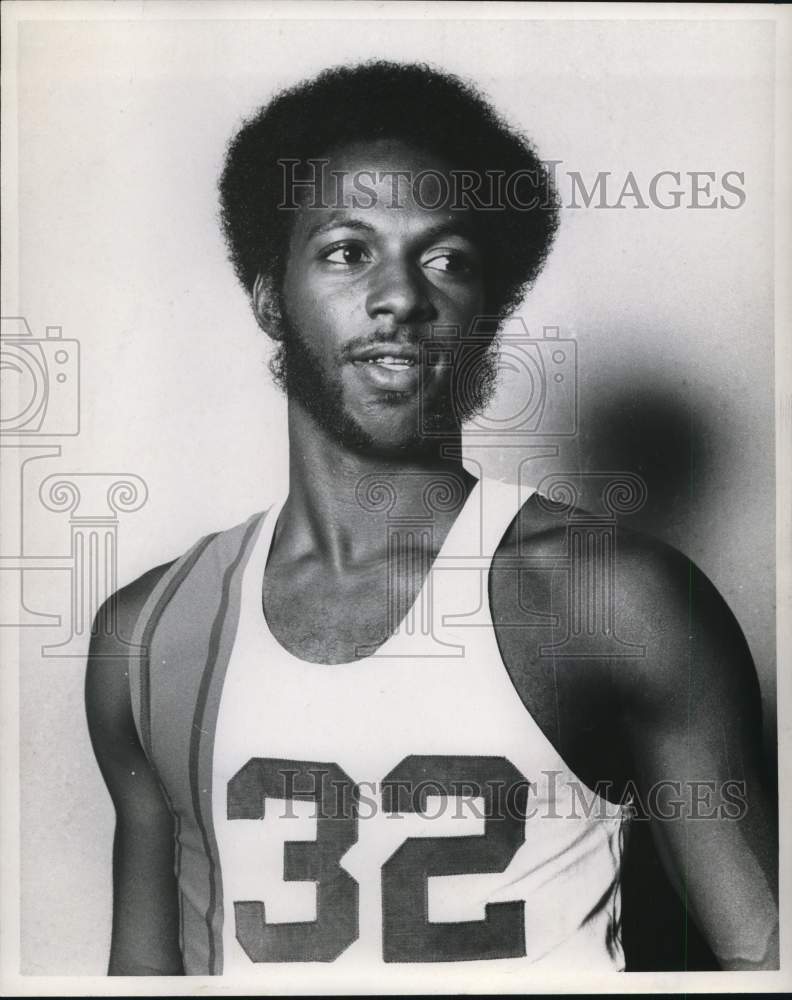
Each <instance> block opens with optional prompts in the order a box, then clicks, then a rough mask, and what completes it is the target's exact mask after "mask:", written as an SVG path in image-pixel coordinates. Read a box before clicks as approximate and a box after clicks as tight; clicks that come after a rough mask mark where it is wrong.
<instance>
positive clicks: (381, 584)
mask: <svg viewBox="0 0 792 1000" xmlns="http://www.w3.org/2000/svg"><path fill="white" fill-rule="evenodd" d="M436 555H437V552H436V551H433V550H417V549H416V550H414V551H410V552H406V551H405V552H394V553H393V554H392V555H391V557H390V558H384V559H381V560H377V561H375V562H371V563H369V564H366V565H362V566H358V567H352V568H348V569H346V570H345V571H344V572H337V571H333V570H331V569H329V568H328V567H326V566H323V565H322V564H321V562H319V561H318V560H310V561H308V560H304V561H302V562H297V563H293V564H290V565H289V566H287V567H280V568H278V567H273V568H268V569H267V572H266V574H265V576H264V580H263V584H262V592H261V607H262V614H264V615H265V617H266V620H267V624H268V626H269V629H270V631H271V632H272V634H273V635H274V636H275V638H276V639H277V640H278V642H279V643H280V645H281V646H283V647H284V648H285V649H287V650H288V651H289V652H290V653H292V654H293V655H294V656H295V657H297V658H299V659H302V660H308V661H309V662H312V663H323V664H327V665H333V664H339V663H347V662H349V661H351V660H356V659H360V658H361V657H363V656H367V655H370V653H371V652H373V651H374V650H375V649H377V648H378V647H379V646H381V645H382V644H383V643H384V642H385V641H386V640H387V639H388V637H389V636H391V635H393V633H394V632H396V630H397V629H398V628H399V626H400V624H401V623H402V621H403V620H404V618H405V616H406V615H407V614H408V612H409V611H410V609H411V607H412V606H413V604H414V603H415V601H416V599H417V598H418V596H419V594H420V592H421V589H422V588H423V586H424V584H425V583H426V581H427V578H428V575H429V570H430V566H431V564H432V562H433V561H434V559H435V557H436Z"/></svg>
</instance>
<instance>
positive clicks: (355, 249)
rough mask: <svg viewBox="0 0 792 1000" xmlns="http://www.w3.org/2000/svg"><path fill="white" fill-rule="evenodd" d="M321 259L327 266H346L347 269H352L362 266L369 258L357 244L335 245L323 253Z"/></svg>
mask: <svg viewBox="0 0 792 1000" xmlns="http://www.w3.org/2000/svg"><path fill="white" fill-rule="evenodd" d="M322 259H323V260H326V261H327V262H328V264H346V265H347V267H354V265H355V264H362V263H364V262H365V261H367V260H370V259H371V258H370V257H369V255H368V254H367V253H366V251H365V250H364V248H363V247H362V246H360V244H358V243H337V244H336V245H335V246H334V247H330V249H329V250H325V251H324V253H323V254H322Z"/></svg>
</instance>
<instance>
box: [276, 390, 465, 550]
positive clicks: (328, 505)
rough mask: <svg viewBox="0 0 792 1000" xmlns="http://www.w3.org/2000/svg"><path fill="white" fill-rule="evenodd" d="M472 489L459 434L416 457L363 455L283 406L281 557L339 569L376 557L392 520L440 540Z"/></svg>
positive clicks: (410, 454) (292, 407) (414, 453)
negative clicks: (315, 559) (308, 558)
mask: <svg viewBox="0 0 792 1000" xmlns="http://www.w3.org/2000/svg"><path fill="white" fill-rule="evenodd" d="M449 456H450V457H449ZM475 482H476V480H475V477H474V476H472V475H471V474H470V473H469V472H467V471H466V469H465V468H464V467H463V465H462V438H461V433H460V432H459V431H457V432H456V433H455V434H451V435H449V436H447V437H444V438H443V440H442V442H438V445H437V446H436V448H432V449H431V450H427V451H421V452H420V453H419V452H418V451H417V450H413V451H412V452H406V453H405V454H403V455H402V454H396V455H392V454H388V455H382V454H368V453H364V452H361V451H358V450H352V449H349V448H346V447H344V445H343V444H341V443H340V442H338V441H337V440H336V439H335V438H333V437H332V436H331V435H330V434H328V433H327V432H326V430H325V429H323V428H321V427H319V426H318V425H317V424H316V423H315V422H314V420H313V418H312V417H311V416H310V415H309V414H307V413H306V412H305V410H304V409H303V408H302V407H301V406H300V405H299V404H298V403H296V402H294V401H292V400H290V401H289V497H288V500H287V502H286V504H285V506H284V508H283V514H282V515H281V518H280V522H279V527H278V535H279V536H280V537H279V540H278V541H279V547H281V546H283V551H285V552H286V553H288V556H289V557H294V556H298V555H300V554H304V553H306V552H308V551H312V552H314V553H318V554H319V555H320V556H321V557H322V558H323V559H326V560H328V561H330V562H331V563H333V564H334V565H335V566H336V567H338V568H342V567H343V566H344V565H345V564H347V565H348V564H350V563H354V562H361V561H368V560H369V559H374V558H377V557H378V556H379V555H380V554H381V553H382V551H383V549H384V548H385V547H386V546H387V538H388V526H389V525H390V524H392V523H393V522H394V521H395V520H401V519H405V520H408V519H409V520H414V521H415V522H416V524H418V523H420V522H423V524H424V525H428V524H431V525H432V529H433V531H432V534H433V536H434V537H435V538H437V539H439V540H442V539H443V538H444V537H445V535H446V534H447V532H448V530H449V528H450V527H451V524H452V523H453V521H454V520H455V518H456V516H457V514H458V513H459V511H460V510H461V508H462V506H463V504H464V502H465V500H466V499H467V497H468V494H469V493H470V491H471V489H472V488H473V486H474V485H475ZM433 485H434V487H435V488H434V490H432V486H433Z"/></svg>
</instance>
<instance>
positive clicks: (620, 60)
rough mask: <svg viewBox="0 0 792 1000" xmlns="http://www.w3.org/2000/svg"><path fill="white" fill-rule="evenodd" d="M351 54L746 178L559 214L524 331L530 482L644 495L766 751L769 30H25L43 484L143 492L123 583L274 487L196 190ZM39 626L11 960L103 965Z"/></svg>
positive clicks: (24, 311)
mask: <svg viewBox="0 0 792 1000" xmlns="http://www.w3.org/2000/svg"><path fill="white" fill-rule="evenodd" d="M370 56H380V57H388V58H395V59H409V60H426V61H429V62H431V63H433V64H435V65H437V66H439V67H441V68H445V69H448V70H451V71H453V72H456V73H459V74H460V75H462V76H465V77H468V78H470V79H472V80H473V81H474V82H476V83H477V84H478V85H479V86H481V87H482V88H483V89H484V90H485V92H486V93H488V94H489V96H490V97H491V99H492V100H493V102H494V103H495V104H496V106H497V107H498V108H499V109H501V110H502V112H503V113H504V114H505V115H506V116H507V117H508V118H510V119H511V120H512V121H514V122H515V123H516V124H517V125H519V126H520V127H522V128H524V129H525V130H526V131H527V132H528V133H529V134H530V135H531V136H532V137H533V139H534V140H535V142H536V144H537V146H538V149H539V152H540V155H541V156H542V157H543V158H544V159H552V160H560V161H562V165H561V167H560V168H559V169H560V170H561V171H564V170H576V171H579V172H581V173H582V175H583V176H584V177H585V178H587V180H589V181H591V180H592V179H593V177H594V176H595V175H596V173H597V172H598V171H601V170H609V171H612V172H613V174H614V177H615V178H617V179H618V178H623V177H624V175H625V174H626V173H627V171H629V170H632V171H633V172H634V174H635V176H636V178H637V179H638V181H639V183H640V184H641V186H642V188H643V189H644V190H645V188H646V186H648V183H649V180H650V178H651V177H652V176H653V175H654V174H656V173H658V172H659V171H661V170H675V171H681V172H684V171H693V170H695V171H707V170H708V171H714V172H715V173H716V174H718V175H719V176H720V175H722V174H723V173H725V172H727V171H730V170H737V171H741V172H743V173H744V174H745V190H746V201H745V204H744V205H743V206H742V207H741V208H740V209H738V210H736V211H729V210H724V209H717V210H693V209H690V208H680V209H677V210H673V211H662V210H660V209H657V208H654V207H652V208H650V209H647V210H637V209H632V208H628V209H625V210H622V211H617V210H598V209H595V208H590V209H586V210H583V209H578V210H569V211H566V212H565V213H564V215H563V219H562V228H561V231H560V233H559V237H558V240H557V244H556V247H555V250H554V252H553V254H552V256H551V258H550V261H549V264H548V266H547V268H546V270H545V272H544V274H543V275H542V276H541V277H540V279H539V281H538V282H537V285H536V287H535V289H534V291H533V292H532V294H531V295H530V297H529V298H528V300H527V301H526V303H525V304H524V306H523V307H522V309H521V315H522V316H523V317H524V318H525V320H526V322H527V324H528V327H529V329H530V330H531V331H532V332H536V331H539V330H541V328H542V326H545V325H554V326H558V327H559V328H560V330H561V332H562V335H563V336H567V337H574V338H575V339H576V341H577V344H578V355H579V391H580V406H581V415H580V433H579V434H578V436H577V438H576V439H575V440H572V441H569V442H567V443H565V444H564V445H563V447H562V450H561V455H560V456H559V458H558V459H557V460H554V461H552V462H544V463H542V464H540V463H537V464H536V469H537V475H536V478H537V479H538V478H540V476H541V475H542V474H543V473H544V472H547V471H553V470H564V469H577V468H583V469H586V470H631V471H635V472H639V473H640V474H641V475H642V476H643V477H644V478H645V480H646V481H647V483H648V485H649V499H648V502H647V504H646V506H645V508H644V509H643V511H642V512H641V513H639V514H638V515H636V516H634V517H633V518H632V519H631V522H630V523H632V524H634V526H636V527H641V528H644V529H646V530H650V531H652V532H653V533H654V534H657V535H659V536H660V537H662V538H664V539H665V540H667V541H669V542H671V543H672V544H674V545H676V546H677V547H678V548H680V549H682V550H683V551H685V552H686V553H687V554H688V555H690V556H691V558H693V559H694V560H695V561H696V562H697V563H698V564H699V565H700V566H701V567H702V568H703V569H704V571H705V572H706V573H707V574H708V575H709V576H710V577H711V579H712V580H713V581H714V582H715V584H716V585H717V586H718V588H719V589H720V590H721V592H722V593H723V594H724V596H725V598H726V600H727V601H728V603H729V604H730V606H731V607H732V609H733V610H734V612H735V614H736V616H737V618H738V620H739V621H740V623H741V625H742V627H743V629H744V631H745V633H746V636H747V638H748V641H749V644H750V646H751V650H752V652H753V655H754V658H755V661H756V665H757V670H758V672H759V677H760V682H761V685H762V692H763V698H764V702H765V707H766V712H767V716H768V745H770V746H772V742H773V736H772V733H773V729H772V721H773V717H774V706H775V661H774V634H775V627H774V553H775V541H774V519H773V518H774V515H773V510H774V482H773V462H774V440H773V309H772V305H773V287H772V285H773V227H772V201H771V198H772V182H773V181H772V163H773V160H772V157H773V149H772V135H773V103H772V101H773V77H772V67H773V61H774V50H773V26H772V24H771V23H769V22H760V21H756V22H747V21H741V22H733V23H730V22H720V23H704V22H702V23H696V22H689V21H688V22H685V23H674V22H649V23H637V22H602V21H598V22H594V21H592V22H575V23H572V22H568V21H566V22H560V21H559V22H553V21H544V22H542V21H522V22H515V21H511V22H491V23H490V22H484V21H476V22H475V23H473V22H470V23H466V22H464V21H456V22H454V23H451V22H447V23H442V22H437V21H431V22H427V21H421V20H420V19H416V20H415V21H404V20H400V21H387V20H379V21H376V22H374V21H358V22H351V21H343V22H338V21H330V20H328V21H324V22H306V21H299V22H290V21H281V22H265V21H255V22H246V21H226V22H222V21H213V22H209V21H182V22H179V23H174V22H169V21H149V22H148V23H139V22H132V21H129V22H114V23H105V24H100V23H96V22H94V23H88V22H72V23H36V24H25V25H22V26H21V28H20V34H19V48H18V81H17V85H18V99H19V103H18V123H19V147H18V171H19V193H20V197H19V228H20V234H21V235H20V247H19V295H18V303H15V306H16V308H15V309H14V311H15V312H17V314H21V315H24V316H25V317H26V318H27V320H28V322H29V323H30V326H31V328H32V329H33V331H34V333H35V334H36V335H38V336H41V335H43V331H44V327H45V326H46V325H59V326H62V327H63V332H64V336H66V337H75V338H78V339H79V341H80V345H81V353H82V367H81V376H82V387H83V409H82V430H81V434H80V435H79V437H77V438H74V439H71V440H66V441H65V443H64V448H63V455H62V457H61V458H59V459H58V460H57V461H53V462H46V461H43V462H41V463H40V465H41V468H40V475H41V476H42V477H43V476H44V475H47V474H49V473H51V472H55V471H57V472H64V473H65V472H108V471H109V472H130V473H135V474H137V475H139V476H141V477H142V478H143V479H144V480H145V482H146V483H147V485H148V488H149V494H150V496H149V501H148V503H147V504H146V505H145V506H144V507H143V509H142V510H140V511H139V512H138V513H135V514H130V515H128V516H126V517H125V518H122V521H121V529H120V552H119V564H120V577H121V579H120V582H121V583H123V582H126V581H128V580H130V579H132V578H134V577H135V576H137V575H139V573H141V572H142V571H144V570H145V569H147V568H149V567H150V566H152V565H155V564H158V563H161V562H163V561H165V560H167V559H170V558H173V557H174V556H176V555H178V554H179V553H180V552H181V551H183V550H184V549H185V548H186V547H187V546H188V545H189V544H191V543H192V542H193V541H194V540H195V539H196V538H197V537H198V536H199V535H201V534H203V533H205V532H206V531H208V530H216V529H218V528H222V527H226V526H229V525H231V524H234V523H237V522H238V521H240V520H242V519H243V518H245V517H246V516H248V514H249V513H250V512H251V511H253V510H257V509H261V508H262V507H264V506H266V504H267V502H268V501H269V500H270V499H271V498H272V497H273V496H274V495H275V493H276V492H279V491H280V490H281V489H282V488H283V485H284V483H285V474H286V455H287V450H286V425H285V412H284V403H283V399H282V397H281V396H280V395H279V394H278V393H277V391H276V390H274V389H273V388H272V387H271V385H270V383H269V376H268V373H267V368H266V361H267V358H268V356H269V352H268V348H267V343H266V339H265V338H264V335H263V334H262V333H261V332H260V331H259V330H258V328H257V327H256V325H255V323H254V321H253V319H252V316H251V314H250V310H249V307H248V304H247V302H246V299H245V296H244V293H243V292H242V291H241V289H240V288H239V287H238V286H237V284H236V282H235V279H234V277H233V274H232V272H231V269H230V267H229V265H228V264H227V262H226V260H225V251H224V247H223V244H222V241H221V238H220V234H219V230H218V227H217V220H216V193H215V185H216V179H217V175H218V172H219V170H220V167H221V163H222V156H223V151H224V146H225V143H226V141H227V139H228V138H229V136H230V134H231V133H232V131H233V129H234V127H235V125H236V124H238V122H239V121H240V119H241V118H242V117H243V116H244V115H245V114H248V113H250V112H251V111H252V110H253V109H254V108H255V107H257V106H258V105H259V104H260V103H262V102H263V101H266V99H267V98H268V96H269V95H271V94H272V92H273V91H274V90H275V89H277V88H279V87H281V86H284V85H288V84H290V83H292V82H295V81H297V80H298V79H301V78H303V77H304V76H306V75H309V74H311V73H312V72H314V71H316V70H318V69H320V68H322V67H324V66H326V65H331V64H338V63H345V62H349V61H355V60H359V59H362V58H367V57H370ZM562 187H563V186H562ZM618 187H619V185H618V183H617V185H616V188H617V190H618ZM5 311H6V313H7V312H8V311H9V310H8V308H6V309H5ZM508 403H509V401H508V400H505V401H504V400H501V401H500V404H499V405H505V406H506V408H507V409H508ZM509 454H510V453H507V452H505V451H503V452H497V451H493V452H491V453H488V454H487V456H486V459H485V468H486V470H487V471H488V472H490V473H491V474H493V475H495V476H498V477H500V478H503V479H508V478H510V476H511V475H512V474H513V471H514V459H513V458H510V457H508V456H509ZM35 487H36V483H35V482H34V483H33V484H32V486H31V490H30V491H29V492H30V495H29V496H27V495H26V496H25V498H24V502H25V504H26V517H27V520H28V530H29V534H30V545H29V548H30V549H31V550H33V551H41V552H42V553H44V552H47V551H50V549H51V548H52V547H53V546H54V551H57V552H58V553H60V554H62V553H64V552H65V551H67V550H68V525H67V520H66V518H65V516H64V515H56V514H52V513H49V512H46V511H44V510H42V509H41V508H40V505H39V504H38V502H37V499H36V493H35ZM48 546H49V547H50V548H48ZM35 576H36V577H37V580H36V581H35V587H34V586H32V585H31V586H30V588H29V593H27V594H26V596H27V599H28V603H29V604H30V605H31V606H32V607H35V608H36V610H40V611H48V612H51V613H60V614H64V613H65V609H66V607H67V604H68V591H67V590H66V589H65V585H64V580H63V575H61V574H55V573H52V574H35ZM56 632H57V630H49V633H48V634H46V635H45V634H43V630H31V631H30V632H29V633H28V634H27V636H26V655H25V658H24V669H23V671H22V676H21V692H20V694H21V706H20V708H21V716H20V727H21V733H22V751H21V752H22V759H21V765H22V782H21V787H22V845H23V857H22V872H21V874H22V886H23V900H22V902H23V911H22V919H23V922H22V955H23V970H24V971H25V972H29V973H43V974H46V973H62V974H68V973H76V974H92V973H99V974H101V973H102V972H103V971H104V969H105V964H106V957H107V945H108V941H109V919H110V851H111V837H112V810H111V807H110V803H109V799H108V796H107V794H106V792H105V790H104V786H103V784H102V782H101V778H100V777H99V774H98V771H97V769H96V767H95V763H94V760H93V756H92V753H91V749H90V745H89V742H88V738H87V732H86V728H85V723H84V713H83V707H82V684H83V670H84V663H83V662H82V661H81V660H80V659H79V658H74V659H70V660H44V659H42V658H41V657H40V655H38V653H37V650H38V648H39V647H40V644H41V642H44V641H46V642H53V641H57V639H58V637H59V636H58V634H56Z"/></svg>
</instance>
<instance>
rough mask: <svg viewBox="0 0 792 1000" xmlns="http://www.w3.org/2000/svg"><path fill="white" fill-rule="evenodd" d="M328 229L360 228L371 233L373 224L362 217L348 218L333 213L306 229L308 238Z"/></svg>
mask: <svg viewBox="0 0 792 1000" xmlns="http://www.w3.org/2000/svg"><path fill="white" fill-rule="evenodd" d="M330 229H361V230H363V231H365V232H369V233H373V232H374V226H372V225H371V223H369V222H364V221H363V220H362V219H354V218H349V217H347V216H344V215H334V216H332V217H331V218H330V219H327V220H326V221H325V222H316V223H314V225H312V226H311V227H310V229H309V230H308V233H307V236H308V239H309V240H310V239H312V238H313V237H314V236H319V235H320V234H321V233H326V232H327V231H328V230H330Z"/></svg>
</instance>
